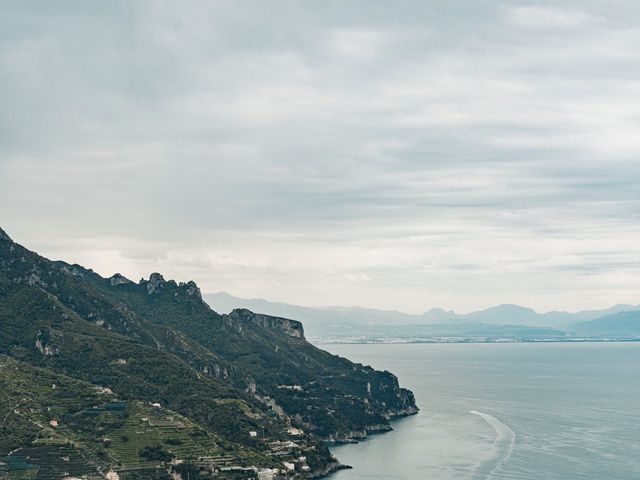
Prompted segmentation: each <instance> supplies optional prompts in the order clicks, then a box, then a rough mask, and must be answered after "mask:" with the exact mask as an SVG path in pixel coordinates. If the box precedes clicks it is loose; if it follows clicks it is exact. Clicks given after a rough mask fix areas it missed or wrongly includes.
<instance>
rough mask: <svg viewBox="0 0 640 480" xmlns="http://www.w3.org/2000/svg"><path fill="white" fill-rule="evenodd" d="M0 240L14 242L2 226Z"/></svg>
mask: <svg viewBox="0 0 640 480" xmlns="http://www.w3.org/2000/svg"><path fill="white" fill-rule="evenodd" d="M0 240H4V241H6V242H13V240H11V237H10V236H9V235H7V233H6V232H5V231H4V230H3V229H2V228H0Z"/></svg>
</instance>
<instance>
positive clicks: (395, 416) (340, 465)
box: [311, 406, 420, 478]
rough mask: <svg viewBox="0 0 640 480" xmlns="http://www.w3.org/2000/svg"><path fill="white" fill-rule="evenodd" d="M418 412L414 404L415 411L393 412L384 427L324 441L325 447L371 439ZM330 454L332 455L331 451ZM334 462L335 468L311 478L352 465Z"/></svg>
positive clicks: (418, 409) (322, 476)
mask: <svg viewBox="0 0 640 480" xmlns="http://www.w3.org/2000/svg"><path fill="white" fill-rule="evenodd" d="M418 413H420V408H419V407H417V406H416V409H415V411H411V412H407V413H403V414H393V415H390V416H389V425H386V426H385V428H371V429H368V430H367V431H366V433H365V435H364V436H362V437H355V436H354V437H352V439H350V440H334V441H326V440H325V441H324V443H325V445H327V447H328V448H329V450H333V447H340V446H343V445H356V444H359V443H361V442H366V441H368V440H370V439H371V437H373V436H377V435H384V434H385V433H389V432H392V431H393V423H394V422H396V421H398V420H402V419H405V418H408V417H412V416H415V415H417V414H418ZM353 433H362V432H353ZM331 454H332V455H333V451H332V452H331ZM336 460H337V462H336V464H335V465H337V468H333V469H331V470H330V471H327V472H326V473H323V474H320V475H313V476H312V477H311V478H328V477H330V476H331V475H333V474H334V473H336V472H338V471H340V470H351V469H353V468H354V467H352V466H351V465H347V464H344V463H341V462H340V460H338V459H337V457H336Z"/></svg>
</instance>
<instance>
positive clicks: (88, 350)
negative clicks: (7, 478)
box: [0, 238, 415, 479]
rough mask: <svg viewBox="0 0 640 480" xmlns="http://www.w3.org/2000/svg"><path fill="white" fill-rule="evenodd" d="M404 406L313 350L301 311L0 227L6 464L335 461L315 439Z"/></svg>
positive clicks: (195, 466) (99, 466) (161, 470)
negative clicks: (55, 257)
mask: <svg viewBox="0 0 640 480" xmlns="http://www.w3.org/2000/svg"><path fill="white" fill-rule="evenodd" d="M414 411H415V405H414V401H413V395H412V394H411V392H409V391H407V390H404V389H401V388H400V387H399V386H398V382H397V379H396V378H395V377H394V376H393V375H392V374H390V373H389V372H378V371H375V370H373V369H372V368H370V367H365V366H362V365H358V364H354V363H352V362H349V361H348V360H346V359H343V358H339V357H336V356H333V355H330V354H328V353H327V352H324V351H322V350H320V349H318V348H316V347H314V346H312V345H311V344H309V343H308V342H306V340H305V339H304V335H303V330H302V325H301V324H299V323H298V322H295V321H291V320H285V319H279V318H273V317H268V316H265V315H259V314H254V313H253V312H250V311H248V310H237V311H234V312H233V313H232V314H230V315H224V316H223V315H219V314H217V313H216V312H214V311H212V310H211V309H210V308H209V307H208V306H207V305H206V304H205V303H204V302H203V301H202V299H201V298H200V294H199V291H198V289H197V287H196V286H195V284H193V283H192V282H189V283H187V284H180V285H178V284H176V283H175V282H173V281H165V280H164V279H162V277H161V276H160V275H158V274H153V275H152V276H151V278H150V280H149V281H141V282H140V283H138V284H135V283H132V282H129V281H126V280H125V279H124V278H123V277H118V276H114V277H112V278H111V279H105V278H102V277H100V276H99V275H97V274H95V273H94V272H92V271H91V270H87V269H84V268H82V267H79V266H77V265H68V264H65V263H62V262H52V261H49V260H47V259H45V258H42V257H40V256H38V255H37V254H35V253H33V252H30V251H28V250H26V249H24V248H23V247H21V246H19V245H17V244H15V243H13V242H11V241H9V240H7V239H5V238H2V239H0V456H6V455H8V454H9V452H14V453H13V454H12V456H11V462H12V463H11V465H12V467H11V468H12V469H13V471H17V470H16V467H15V465H17V464H18V463H16V462H17V460H15V459H14V457H16V456H19V455H21V454H22V453H21V452H23V451H26V449H36V450H35V451H33V452H32V453H33V455H30V456H29V458H43V459H44V460H43V462H44V463H46V464H47V465H49V464H51V465H56V464H58V463H59V464H60V465H61V467H60V469H63V466H64V465H65V464H66V463H65V462H69V461H71V460H70V459H71V458H75V459H76V460H77V461H75V460H74V461H75V462H76V463H75V464H77V465H78V471H79V472H80V473H82V474H83V475H88V476H91V475H95V476H96V478H103V476H104V474H105V472H107V471H109V470H115V471H117V472H118V473H119V474H120V478H122V479H131V478H166V475H167V472H168V471H169V470H170V469H172V468H179V469H186V470H185V471H189V472H191V471H193V474H194V475H196V473H197V475H198V476H200V477H202V478H210V476H211V475H212V472H214V471H218V474H219V475H220V478H225V477H224V476H227V477H229V478H232V477H233V476H234V475H237V474H238V472H240V470H230V469H224V468H223V467H234V468H237V469H239V468H241V467H255V468H266V467H282V461H283V460H286V459H292V460H295V459H296V458H297V457H299V456H301V455H302V456H304V457H306V459H307V460H306V465H308V466H310V467H312V472H313V471H319V470H323V469H324V468H326V466H327V465H329V464H331V463H333V462H335V459H333V457H331V455H330V453H329V451H328V450H327V448H326V447H325V446H324V445H323V444H322V442H321V440H323V439H340V438H341V437H347V436H350V435H352V433H353V432H365V431H366V430H367V429H371V428H379V427H380V426H383V427H384V426H385V425H388V418H389V417H390V416H394V415H402V414H409V413H413V412H414ZM290 426H296V427H298V428H300V429H303V430H304V431H305V433H304V434H302V433H300V432H298V434H296V435H295V436H294V437H295V438H293V437H292V435H290V434H289V433H288V432H287V429H288V428H289V427H290ZM292 440H293V441H294V443H293V447H292V446H291V441H292ZM16 450H17V451H16ZM16 458H17V457H16ZM66 459H69V460H66ZM174 459H175V460H176V461H180V462H181V463H179V464H176V465H173V466H171V465H169V463H170V462H171V461H172V460H174ZM296 461H297V460H296ZM3 463H6V462H3ZM36 465H37V464H36ZM178 465H180V466H179V467H178ZM0 467H1V468H5V467H3V466H2V465H0ZM189 469H191V470H189ZM27 470H29V469H27ZM31 470H33V471H35V470H34V469H31ZM33 471H31V472H30V473H29V474H33ZM49 471H56V470H55V469H54V470H51V469H50V470H49ZM39 472H40V471H39ZM83 472H84V473H83ZM250 472H251V471H250ZM0 473H1V470H0ZM12 475H13V473H12ZM37 475H38V478H41V477H42V475H43V474H42V473H37ZM190 475H191V473H190ZM244 475H245V477H243V478H247V475H250V474H249V473H246V472H245V473H244ZM12 478H13V477H12ZM42 478H44V477H42ZM51 478H57V477H55V476H54V477H51ZM194 478H197V477H194Z"/></svg>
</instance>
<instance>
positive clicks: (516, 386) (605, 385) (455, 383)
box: [323, 342, 640, 480]
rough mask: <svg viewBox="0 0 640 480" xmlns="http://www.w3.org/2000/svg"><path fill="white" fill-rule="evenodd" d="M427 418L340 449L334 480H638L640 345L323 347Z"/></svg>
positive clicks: (336, 449)
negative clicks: (406, 395) (362, 368)
mask: <svg viewBox="0 0 640 480" xmlns="http://www.w3.org/2000/svg"><path fill="white" fill-rule="evenodd" d="M323 348H325V349H326V350H329V351H330V352H332V353H334V354H337V355H340V356H343V357H347V358H349V359H350V360H353V361H356V362H359V363H363V364H367V365H371V366H373V367H375V368H376V369H382V370H389V371H391V372H393V373H394V374H395V375H397V376H398V377H399V380H400V383H401V385H402V386H404V387H407V388H409V389H411V390H412V391H413V392H414V394H415V396H416V402H417V404H418V406H419V407H420V409H421V410H420V413H419V414H417V415H414V416H411V417H406V418H403V419H400V420H396V421H394V422H393V428H394V430H393V431H392V432H388V433H383V434H376V435H372V436H371V437H370V438H369V439H367V440H365V441H363V442H360V443H359V444H349V445H341V446H336V447H334V448H332V451H333V453H334V455H336V456H337V458H338V459H339V460H340V461H341V462H342V463H345V464H348V465H351V466H352V467H353V469H352V470H342V471H339V472H337V473H335V474H333V475H332V476H331V480H365V479H366V480H373V479H385V480H388V479H403V480H407V479H416V480H417V479H420V480H463V479H465V480H467V479H468V480H485V479H487V480H488V479H496V480H498V479H509V480H519V479H522V480H525V479H526V480H574V479H575V480H578V479H585V480H587V479H588V480H635V479H639V480H640V343H632V342H629V343H493V344H491V343H486V344H465V343H459V344H385V345H323Z"/></svg>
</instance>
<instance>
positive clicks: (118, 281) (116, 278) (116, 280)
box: [109, 273, 133, 287]
mask: <svg viewBox="0 0 640 480" xmlns="http://www.w3.org/2000/svg"><path fill="white" fill-rule="evenodd" d="M109 283H111V286H112V287H117V286H118V285H125V284H127V283H133V282H132V281H131V280H129V279H128V278H127V277H125V276H123V275H120V274H119V273H116V274H115V275H113V276H112V277H111V278H110V279H109Z"/></svg>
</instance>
